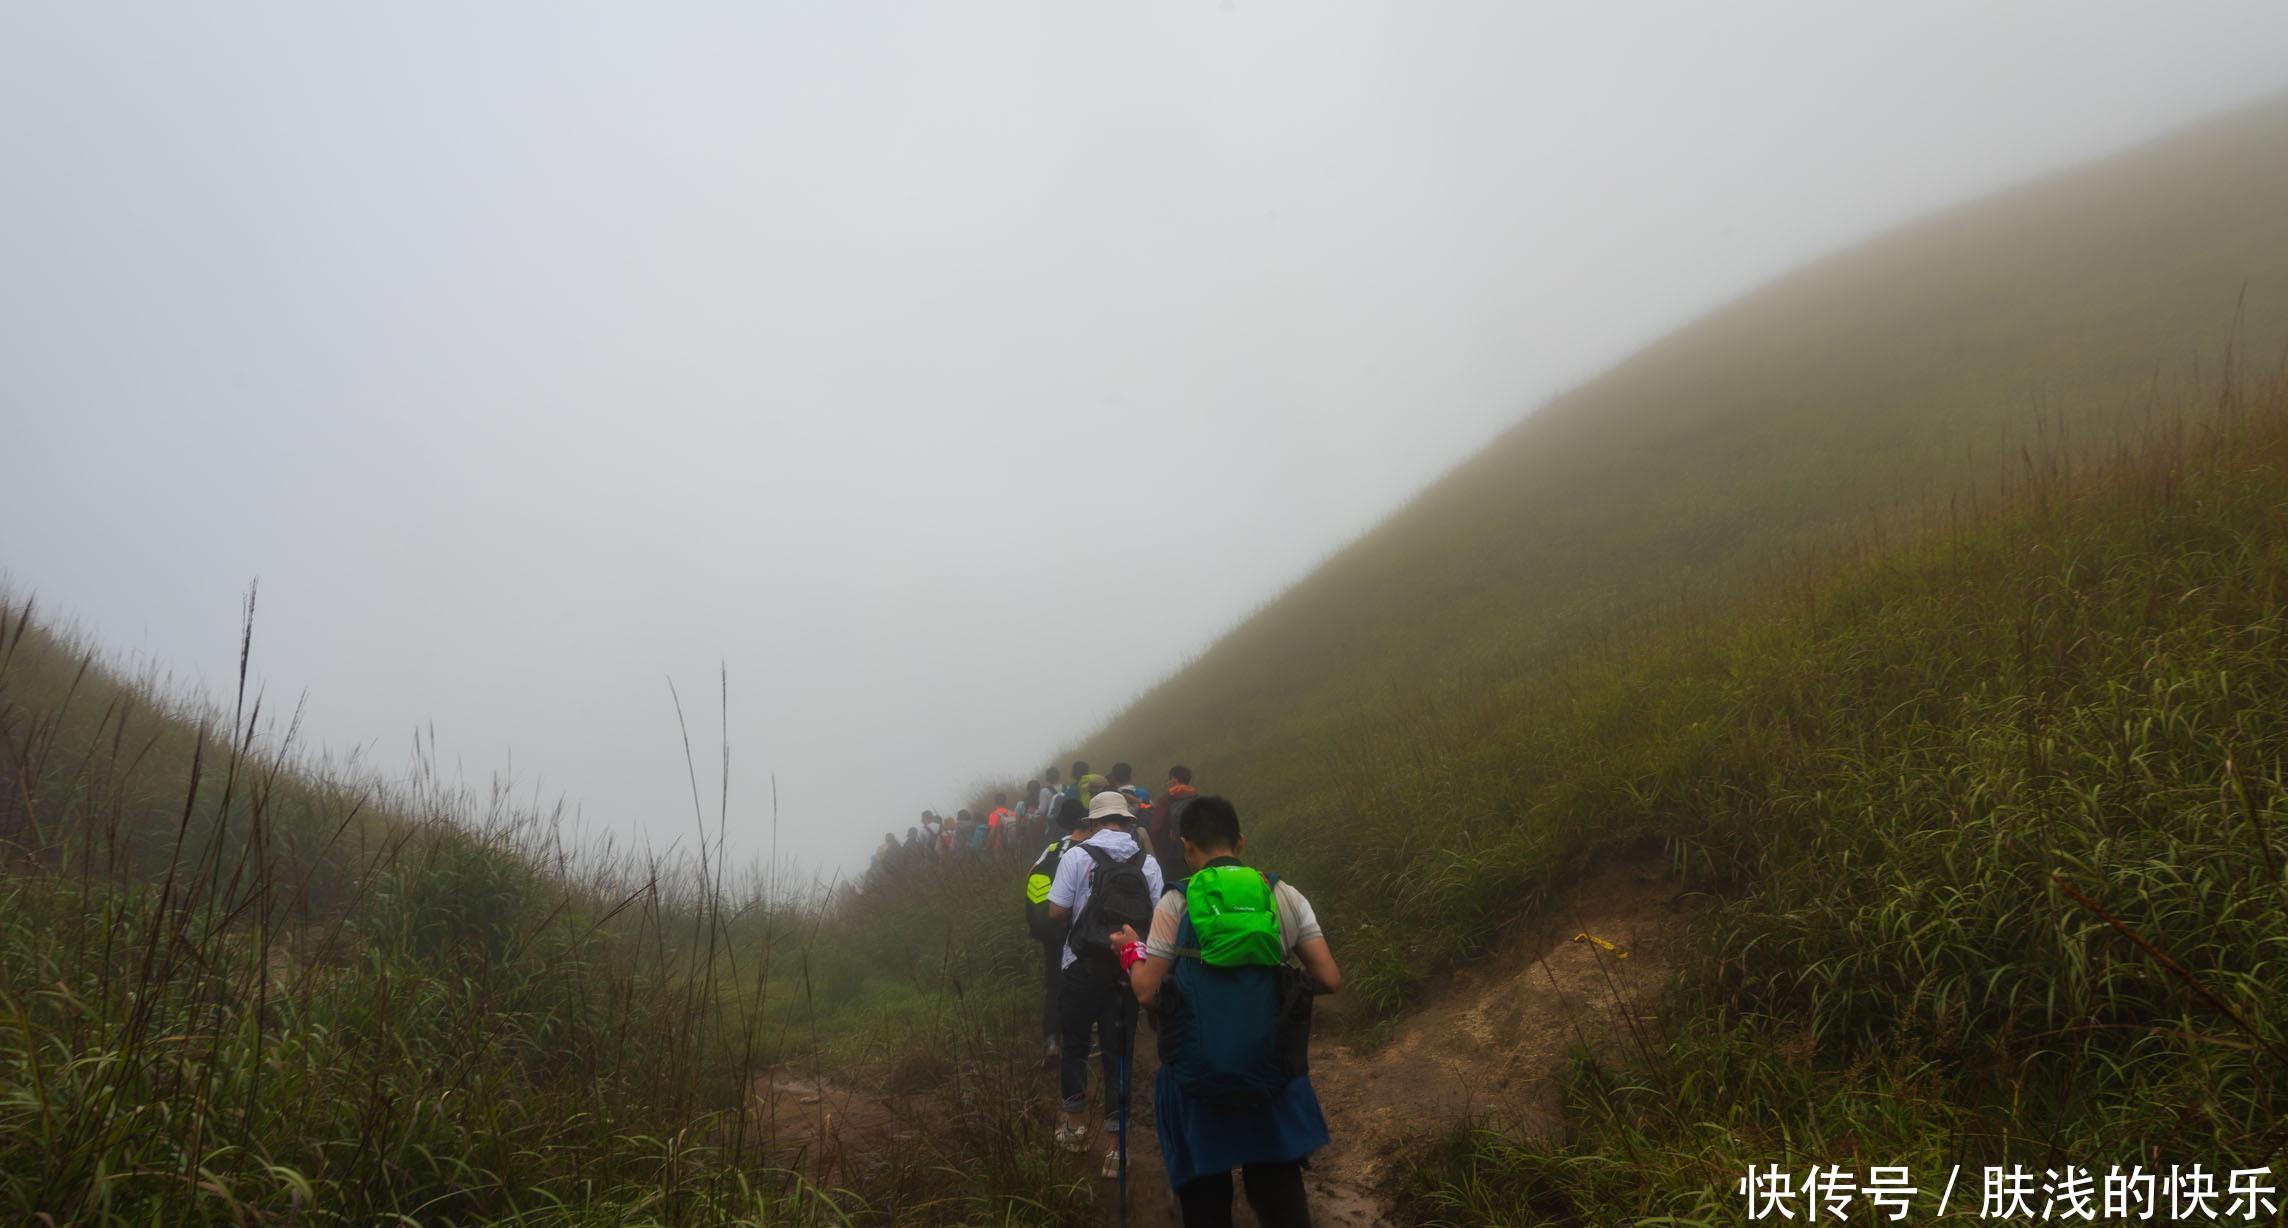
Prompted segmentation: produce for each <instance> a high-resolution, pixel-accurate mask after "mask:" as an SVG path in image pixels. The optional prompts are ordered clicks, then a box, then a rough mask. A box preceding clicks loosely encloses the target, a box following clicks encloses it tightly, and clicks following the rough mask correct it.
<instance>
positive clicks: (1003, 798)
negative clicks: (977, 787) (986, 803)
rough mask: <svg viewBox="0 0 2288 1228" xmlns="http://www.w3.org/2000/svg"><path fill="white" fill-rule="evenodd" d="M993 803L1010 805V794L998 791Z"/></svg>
mask: <svg viewBox="0 0 2288 1228" xmlns="http://www.w3.org/2000/svg"><path fill="white" fill-rule="evenodd" d="M993 804H994V805H996V806H1006V805H1008V804H1009V795H1008V794H1006V793H996V794H994V795H993Z"/></svg>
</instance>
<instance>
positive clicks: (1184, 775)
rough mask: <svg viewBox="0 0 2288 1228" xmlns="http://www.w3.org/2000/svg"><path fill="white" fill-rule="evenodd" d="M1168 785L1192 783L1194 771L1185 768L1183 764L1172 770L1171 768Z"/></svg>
mask: <svg viewBox="0 0 2288 1228" xmlns="http://www.w3.org/2000/svg"><path fill="white" fill-rule="evenodd" d="M1168 783H1169V784H1172V785H1188V784H1190V783H1192V769H1190V768H1188V767H1185V766H1184V765H1183V764H1181V763H1179V764H1177V765H1176V766H1174V767H1172V768H1169V769H1168Z"/></svg>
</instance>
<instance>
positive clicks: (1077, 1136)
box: [1057, 1125, 1088, 1155]
mask: <svg viewBox="0 0 2288 1228" xmlns="http://www.w3.org/2000/svg"><path fill="white" fill-rule="evenodd" d="M1057 1146H1059V1147H1062V1148H1064V1149H1065V1150H1066V1151H1070V1152H1072V1153H1074V1154H1076V1155H1077V1154H1079V1153H1081V1152H1084V1151H1087V1150H1088V1127H1086V1126H1067V1125H1059V1126H1058V1127H1057Z"/></svg>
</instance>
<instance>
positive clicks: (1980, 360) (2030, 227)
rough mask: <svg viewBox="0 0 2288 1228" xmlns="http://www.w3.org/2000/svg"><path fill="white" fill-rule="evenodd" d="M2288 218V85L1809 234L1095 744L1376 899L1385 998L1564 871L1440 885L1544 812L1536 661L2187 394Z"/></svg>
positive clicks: (1933, 504) (2248, 316)
mask: <svg viewBox="0 0 2288 1228" xmlns="http://www.w3.org/2000/svg"><path fill="white" fill-rule="evenodd" d="M2283 218H2288V100H2281V101H2276V102H2273V103H2270V104H2267V105H2265V106H2261V107H2258V108H2255V109H2252V110H2249V111H2246V112H2242V113H2239V114H2235V115H2232V116H2229V117H2226V118H2223V119H2220V120H2217V121H2214V122H2211V123H2209V124H2207V125H2205V126H2202V127H2199V128H2197V129H2194V130H2191V131H2188V132H2185V133H2182V134H2179V135H2177V136H2175V137H2172V138H2169V139H2166V140H2163V141H2160V142H2157V143H2155V144H2152V145H2150V146H2147V147H2144V148H2141V149H2137V150H2134V151H2131V152H2129V153H2125V154H2122V155H2120V156H2117V157H2114V158H2111V159H2108V160H2106V161H2103V162H2100V163H2097V164H2094V165H2091V166H2087V167H2084V168H2081V169H2077V170H2074V171H2071V172H2068V173H2065V174H2062V175H2059V176H2056V177H2054V178H2050V179H2047V180H2044V181H2041V182H2038V183H2035V184H2032V185H2029V186H2026V187H2022V188H2019V189H2016V190H2013V191H2009V192H2006V193H2003V194H2001V195H1999V196H1996V197H1992V198H1990V199H1987V200H1984V201H1980V202H1977V203H1974V204H1971V205H1967V206H1964V207H1961V208H1958V209H1955V210H1953V211H1951V212H1949V213H1947V214H1945V215H1943V216H1940V217H1936V218H1933V219H1930V220H1928V221H1926V222H1923V223H1921V224H1918V225H1915V226H1912V227H1909V228H1907V229H1905V230H1902V231H1899V232H1896V233H1893V234H1890V235H1887V236H1884V237H1882V238H1879V239H1876V240H1874V241H1871V242H1868V243H1866V244H1863V245H1861V246H1859V247H1857V248H1854V249H1851V250H1848V251H1844V252H1841V253H1838V254H1836V255H1833V256H1831V257H1828V258H1826V259H1824V260H1821V261H1819V262H1817V263H1815V264H1813V265H1811V266H1809V267H1806V268H1804V269H1802V270H1800V271H1798V272H1796V273H1794V274H1791V275H1789V276H1787V277H1784V278H1782V279H1780V280H1779V281H1777V282H1775V283H1773V284H1772V285H1770V286H1768V287H1766V288H1764V289H1761V290H1759V291H1757V292H1755V293H1753V294H1750V295H1748V296H1746V297H1744V298H1742V299H1740V300H1739V301H1737V302H1735V303H1733V304H1731V305H1729V306H1727V307H1725V308H1723V309H1721V310H1719V311H1717V312H1714V313H1712V314H1711V315H1709V316H1707V317H1706V318H1704V319H1702V320H1700V321H1699V322H1697V323H1695V324H1693V325H1691V326H1689V327H1687V328H1685V329H1683V330H1681V331H1679V332H1677V333H1676V334H1674V335H1672V336H1670V337H1668V338H1666V339H1665V340H1663V341H1661V342H1659V343H1657V344H1655V345H1653V346H1651V347H1649V348H1648V349H1646V350H1645V351H1643V352H1642V353H1640V354H1639V355H1637V356H1636V357H1635V358H1633V359H1631V360H1629V361H1628V362H1626V363H1624V364H1623V365H1621V366H1619V367H1617V368H1615V369H1614V370H1613V371H1611V372H1609V373H1608V374H1606V375H1605V376H1603V377H1601V378H1599V379H1597V380H1595V381H1593V382H1591V383H1589V384H1587V385H1584V386H1583V387H1581V388H1578V389H1576V390H1574V391H1572V392H1571V393H1568V394H1566V395H1565V396H1563V397H1561V398H1559V399H1558V400H1556V401H1555V402H1553V403H1551V404H1550V405H1548V406H1546V407H1544V408H1543V409H1541V410H1540V411H1539V412H1537V413H1535V414H1533V415H1532V416H1530V417H1528V418H1527V419H1525V420H1524V421H1523V422H1521V423H1519V424H1518V425H1517V426H1516V427H1514V428H1513V429H1511V430H1510V431H1509V432H1507V433H1506V434H1505V435H1503V436H1502V437H1500V438H1499V439H1497V440H1496V441H1495V442H1494V443H1493V444H1492V445H1490V446H1489V447H1488V448H1487V449H1485V451H1484V452H1482V453H1481V454H1480V455H1478V456H1477V457H1475V458H1474V459H1472V460H1470V461H1469V462H1467V463H1466V464H1464V465H1462V466H1460V467H1459V468H1457V469H1456V470H1454V471H1453V472H1452V473H1450V474H1449V475H1447V476H1446V477H1445V478H1444V479H1443V480H1441V481H1440V482H1439V483H1437V484H1436V485H1434V486H1433V487H1432V488H1430V489H1429V490H1428V491H1426V492H1424V493H1423V494H1422V495H1421V496H1420V497H1419V498H1417V499H1416V500H1415V501H1414V502H1413V503H1412V504H1410V505H1409V506H1408V507H1406V508H1405V509H1403V510H1402V511H1400V512H1399V513H1398V514H1396V515H1395V516H1393V517H1392V518H1391V519H1390V520H1389V521H1387V522H1386V523H1384V524H1383V525H1381V526H1380V527H1378V528H1377V529H1375V530H1373V531H1372V532H1370V533H1368V534H1367V535H1366V536H1365V537H1363V538H1362V539H1360V540H1359V541H1357V542H1356V543H1354V544H1352V545H1351V546H1350V547H1348V548H1347V549H1345V550H1343V551H1342V552H1340V553H1339V554H1338V555H1336V556H1335V557H1334V558H1333V559H1331V560H1330V561H1329V562H1328V563H1327V564H1326V565H1325V566H1324V567H1323V568H1321V569H1320V570H1319V571H1318V572H1316V573H1314V574H1313V575H1311V576H1310V577H1308V578H1307V579H1305V580H1304V581H1302V582H1301V583H1299V584H1298V585H1296V586H1295V587H1294V588H1293V589H1291V590H1290V591H1288V592H1287V593H1285V594H1283V595H1281V596H1280V597H1279V598H1277V599H1276V600H1274V601H1272V602H1271V603H1269V604H1268V605H1266V606H1265V607H1264V608H1263V609H1262V610H1261V611H1259V612H1258V613H1257V614H1255V615H1254V616H1253V617H1251V618H1250V619H1248V620H1247V621H1246V622H1245V623H1244V624H1242V625H1241V626H1240V627H1238V628H1237V629H1236V630H1234V631H1233V632H1231V633H1230V634H1229V635H1227V636H1226V637H1225V638H1224V639H1222V640H1221V641H1220V642H1218V643H1217V644H1216V645H1214V646H1213V647H1212V648H1211V649H1210V650H1209V651H1207V652H1206V653H1205V654H1203V656H1202V657H1201V658H1200V659H1199V660H1198V661H1196V662H1195V663H1193V664H1192V665H1190V666H1189V667H1187V668H1185V669H1184V670H1182V671H1181V672H1180V673H1178V674H1176V675H1175V676H1174V677H1172V678H1170V679H1169V680H1168V681H1166V682H1165V683H1163V684H1162V685H1160V686H1158V687H1156V688H1155V689H1153V690H1152V691H1150V692H1149V693H1147V694H1146V695H1144V696H1143V697H1141V698H1140V699H1139V700H1138V701H1137V702H1136V703H1135V704H1134V705H1133V706H1132V707H1131V708H1130V709H1129V710H1127V711H1126V712H1124V713H1122V714H1121V715H1120V716H1118V717H1117V718H1115V719H1114V720H1113V721H1112V722H1110V724H1109V725H1108V726H1107V727H1106V728H1104V729H1102V730H1099V731H1097V732H1096V733H1095V734H1094V735H1092V736H1091V737H1089V738H1088V739H1087V740H1086V741H1085V742H1084V743H1083V744H1082V745H1081V747H1080V748H1079V749H1080V751H1081V752H1082V753H1083V754H1085V755H1089V756H1090V757H1092V758H1096V757H1103V758H1109V757H1121V758H1127V759H1130V760H1132V761H1136V762H1138V763H1139V765H1140V767H1142V768H1143V769H1144V770H1145V771H1147V772H1149V771H1151V770H1153V769H1155V768H1157V767H1158V766H1159V765H1161V764H1162V763H1165V762H1169V761H1180V762H1184V763H1187V764H1190V765H1191V766H1193V767H1194V768H1195V769H1196V770H1198V771H1199V772H1200V773H1201V778H1202V783H1203V784H1204V785H1205V786H1206V787H1208V788H1210V789H1213V790H1217V791H1224V792H1229V793H1232V794H1234V795H1236V796H1237V797H1238V798H1239V799H1240V801H1241V803H1242V807H1243V810H1244V811H1245V812H1246V813H1248V814H1249V815H1250V816H1251V817H1254V818H1256V819H1259V820H1261V825H1260V827H1259V828H1258V830H1260V831H1262V832H1264V833H1265V835H1266V836H1267V837H1268V840H1269V844H1268V847H1269V848H1270V849H1271V850H1273V851H1275V852H1276V853H1278V854H1279V855H1281V856H1282V857H1284V858H1286V859H1288V860H1289V861H1291V862H1292V863H1293V864H1294V866H1295V870H1296V872H1297V873H1298V874H1305V873H1310V874H1313V875H1314V877H1316V878H1317V879H1318V880H1319V881H1322V882H1333V883H1336V884H1337V886H1336V889H1337V890H1340V891H1342V892H1343V893H1344V894H1345V895H1346V896H1347V897H1348V898H1347V899H1345V900H1344V903H1345V904H1346V905H1348V906H1350V907H1351V909H1353V910H1354V912H1353V915H1355V916H1361V917H1363V918H1364V919H1365V920H1366V921H1367V922H1368V923H1369V934H1368V935H1367V936H1368V938H1369V940H1370V941H1369V947H1370V949H1369V950H1367V951H1365V952H1362V953H1363V954H1365V955H1367V956H1368V957H1369V960H1370V967H1368V969H1367V972H1368V974H1369V975H1368V979H1367V982H1366V987H1367V988H1368V989H1369V990H1370V991H1371V992H1374V993H1377V994H1378V995H1380V996H1381V997H1382V998H1384V999H1385V1001H1387V1002H1395V1001H1396V1000H1397V999H1398V998H1400V997H1402V996H1403V995H1404V993H1405V992H1406V989H1407V986H1408V985H1410V984H1412V983H1413V982H1414V981H1415V980H1416V979H1418V978H1419V976H1420V975H1421V972H1422V970H1423V969H1424V968H1426V967H1430V966H1435V965H1436V964H1437V963H1439V962H1441V961H1443V960H1445V959H1447V958H1450V957H1452V956H1454V955H1457V954H1466V953H1467V952H1468V951H1469V950H1470V949H1471V947H1470V943H1469V942H1468V941H1467V940H1460V939H1455V938H1454V937H1453V936H1452V935H1442V934H1441V933H1440V932H1438V931H1439V926H1440V924H1441V920H1440V917H1441V915H1442V914H1443V913H1444V912H1446V911H1448V910H1451V909H1453V908H1455V907H1458V906H1461V905H1463V904H1465V903H1467V901H1468V899H1470V898H1474V897H1475V896H1476V895H1477V892H1478V890H1483V891H1484V892H1485V893H1486V896H1485V898H1488V899H1514V898H1516V897H1517V896H1518V895H1519V893H1520V892H1521V891H1524V890H1528V889H1530V887H1531V885H1532V883H1533V882H1535V881H1538V879H1539V877H1540V876H1541V875H1542V874H1543V873H1545V872H1546V869H1547V867H1546V866H1544V865H1540V864H1536V857H1535V856H1533V855H1528V856H1526V857H1525V858H1524V860H1522V861H1516V860H1513V861H1511V862H1510V863H1509V864H1508V865H1507V868H1506V869H1503V870H1499V871H1494V870H1488V871H1487V874H1488V875H1490V877H1485V878H1484V879H1483V881H1479V882H1477V883H1476V885H1475V888H1474V889H1473V890H1471V891H1467V892H1465V893H1463V894H1461V895H1456V894H1454V893H1453V892H1452V891H1446V890H1432V889H1426V888H1425V887H1424V886H1423V882H1424V872H1425V870H1426V869H1431V868H1434V867H1435V865H1436V864H1437V863H1439V862H1440V861H1441V859H1445V858H1448V857H1449V856H1450V849H1451V847H1452V845H1453V844H1454V835H1455V833H1458V832H1472V831H1482V830H1483V829H1484V828H1486V827H1487V826H1488V825H1496V826H1500V827H1504V828H1507V827H1510V826H1512V825H1515V824H1518V823H1520V822H1521V821H1522V820H1524V819H1525V818H1526V816H1525V814H1524V810H1525V807H1524V806H1523V805H1521V799H1522V798H1524V797H1526V796H1529V795H1531V794H1532V793H1533V791H1534V790H1535V789H1536V788H1537V787H1538V782H1537V781H1536V779H1535V778H1534V777H1533V776H1532V775H1531V774H1529V773H1523V772H1521V771H1520V770H1519V768H1518V765H1517V764H1516V763H1515V762H1514V761H1513V760H1512V758H1511V757H1510V756H1508V755H1506V754H1505V753H1504V751H1503V745H1502V737H1503V731H1504V730H1505V729H1508V728H1511V727H1513V726H1514V725H1515V723H1516V722H1517V720H1518V719H1519V718H1520V713H1521V712H1525V711H1528V710H1530V709H1531V707H1532V706H1533V703H1534V702H1535V701H1534V699H1533V697H1532V696H1533V686H1534V682H1535V680H1536V679H1539V678H1542V677H1545V676H1546V675H1547V673H1548V671H1549V670H1550V669H1552V668H1554V667H1555V666H1557V665H1558V664H1560V663H1562V662H1564V661H1566V660H1568V659H1571V658H1574V657H1577V656H1579V655H1580V654H1583V653H1585V652H1600V651H1604V650H1605V648H1606V645H1607V643H1608V641H1609V637H1610V635H1611V632H1612V629H1613V627H1614V625H1615V624H1616V623H1642V622H1645V621H1646V620H1653V621H1656V622H1657V621H1659V620H1662V619H1667V618H1672V617H1673V616H1674V614H1675V612H1676V611H1677V610H1678V609H1679V608H1681V607H1689V608H1691V609H1694V610H1699V609H1704V608H1711V607H1713V606H1714V604H1715V603H1717V602H1720V601H1722V600H1724V599H1727V598H1730V597H1733V596H1737V595H1739V594H1741V593H1744V592H1747V591H1750V590H1752V589H1754V588H1755V587H1757V586H1758V585H1759V584H1762V583H1764V582H1766V581H1768V580H1769V579H1770V578H1771V576H1772V574H1773V569H1774V568H1775V567H1779V566H1782V565H1783V563H1784V562H1785V560H1787V559H1789V558H1791V557H1793V556H1794V555H1795V554H1797V553H1799V552H1801V551H1803V550H1805V549H1808V548H1810V547H1811V546H1812V545H1813V544H1815V543H1831V542H1833V541H1834V540H1835V539H1836V535H1837V534H1838V533H1839V532H1841V533H1846V534H1857V535H1864V534H1866V533H1869V532H1875V533H1881V534H1892V533H1898V532H1901V531H1903V530H1904V529H1905V528H1907V527H1910V522H1912V523H1924V524H1927V523H1931V522H1934V521H1937V520H1943V519H1944V518H1945V517H1946V515H1947V514H1948V512H1949V506H1950V500H1958V501H1959V502H1958V503H1957V506H1958V508H1959V509H1960V510H1962V511H1965V512H1966V511H1967V510H1968V509H1969V506H1970V504H1971V503H1972V502H1974V501H1976V500H1977V499H1980V498H1986V499H1991V498H1992V494H1993V490H1994V487H1993V485H1992V483H1993V482H1994V481H1995V480H1996V479H1997V478H1998V477H1999V476H2001V475H2003V474H2005V473H2006V472H2007V465H2015V464H2017V463H2019V462H2018V453H2017V449H2018V448H2019V447H2020V445H2021V444H2024V443H2032V442H2035V441H2036V436H2037V433H2041V434H2046V435H2047V436H2048V439H2047V441H2046V443H2038V444H2037V447H2051V448H2054V447H2055V446H2056V442H2057V440H2056V436H2057V434H2058V433H2059V432H2060V431H2063V432H2064V433H2065V435H2066V436H2067V437H2068V438H2069V439H2072V440H2094V439H2101V438H2111V437H2112V436H2113V434H2114V432H2115V431H2117V430H2119V429H2124V428H2125V426H2129V425H2134V424H2136V423H2139V422H2141V421H2142V420H2143V418H2144V416H2145V414H2146V413H2147V412H2148V411H2149V410H2150V409H2151V408H2152V407H2153V406H2154V405H2156V404H2159V403H2162V402H2163V401H2165V402H2166V403H2169V404H2181V403H2182V397H2181V396H2180V395H2179V394H2178V393H2177V391H2176V390H2177V389H2178V388H2179V387H2181V386H2183V385H2185V384H2188V383H2191V382H2194V377H2208V378H2213V377H2214V376H2215V375H2216V374H2217V373H2218V365H2219V353H2220V351H2222V350H2223V349H2224V348H2225V346H2226V343H2227V341H2228V339H2230V338H2235V337H2237V338H2238V339H2239V344H2240V346H2241V352H2245V353H2250V354H2253V355H2255V356H2256V359H2257V362H2258V363H2259V364H2261V365H2263V366H2265V367H2267V368H2268V367H2269V365H2270V360H2272V359H2273V358H2274V357H2275V356H2277V355H2278V354H2279V353H2280V352H2281V345H2282V342H2283V340H2284V339H2288V223H2283V221H2282V220H2281V219H2283ZM2244 296H2245V300H2244ZM2243 303H2244V305H2243ZM2236 317H2237V320H2238V323H2237V326H2236ZM2204 365H2205V367H2206V370H2205V371H2204V370H2202V369H2201V368H2202V367H2203V366H2204ZM2164 387H2167V388H2168V389H2169V391H2168V392H2166V393H2164V392H2162V389H2163V388H2164ZM2006 462H2007V464H2006ZM1981 482H1983V483H1985V485H1983V486H1981V485H1979V483H1981ZM1871 517H1872V518H1873V523H1874V524H1875V525H1876V526H1877V527H1876V528H1875V529H1873V530H1869V529H1868V528H1867V527H1866V526H1868V525H1869V524H1870V518H1871ZM1306 828H1307V830H1308V832H1309V836H1310V838H1309V839H1308V840H1307V841H1306V840H1302V839H1298V838H1297V837H1298V835H1299V833H1301V832H1302V831H1304V830H1306ZM1425 829H1428V830H1427V836H1426V835H1425ZM1554 850H1555V846H1552V847H1551V848H1550V849H1544V850H1542V852H1544V853H1548V852H1553V851H1554ZM1528 851H1529V853H1530V852H1531V850H1528ZM1576 851H1578V850H1576ZM1424 857H1428V858H1430V859H1431V860H1430V861H1429V862H1425V861H1424V860H1423V858H1424ZM1360 867H1364V868H1365V869H1366V871H1367V872H1366V873H1364V874H1361V873H1359V868H1360ZM1377 868H1387V872H1384V873H1376V872H1375V871H1376V869H1377ZM1443 873H1444V871H1443V870H1439V871H1438V874H1443ZM1433 877H1436V875H1433ZM1464 877H1467V875H1465V876H1464ZM1410 900H1411V901H1414V902H1415V903H1416V904H1418V905H1419V907H1409V901H1410ZM1382 931H1390V932H1382Z"/></svg>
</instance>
